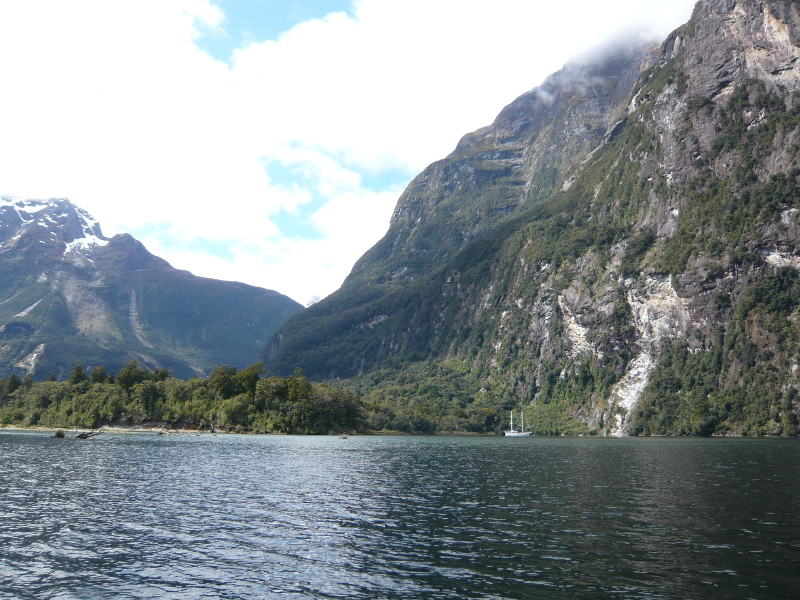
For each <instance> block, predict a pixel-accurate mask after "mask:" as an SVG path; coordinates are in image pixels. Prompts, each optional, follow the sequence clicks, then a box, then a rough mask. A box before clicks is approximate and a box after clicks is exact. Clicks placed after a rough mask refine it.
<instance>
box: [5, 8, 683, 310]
mask: <svg viewBox="0 0 800 600" xmlns="http://www.w3.org/2000/svg"><path fill="white" fill-rule="evenodd" d="M692 4H693V0H680V1H677V2H674V1H669V2H668V1H667V0H639V1H633V0H616V1H609V2H604V3H598V2H595V1H589V0H575V1H574V2H573V3H572V4H571V5H570V6H569V11H568V12H565V8H564V6H563V5H560V4H557V3H551V2H541V1H531V2H519V0H495V1H493V2H491V3H489V2H485V1H480V2H478V1H469V0H434V1H430V0H426V1H424V2H423V1H420V0H361V1H360V2H358V3H356V4H355V5H354V7H353V9H352V11H351V13H350V14H346V13H334V14H330V15H328V16H327V17H325V18H324V19H318V20H313V21H307V22H305V23H301V24H300V25H298V26H296V27H294V28H293V29H291V30H290V31H288V32H285V33H284V34H282V35H281V36H280V37H279V38H278V39H277V40H271V41H265V42H262V43H254V44H250V45H248V46H246V47H243V48H241V49H240V50H238V51H237V52H236V53H235V55H234V56H233V58H232V60H231V62H230V64H226V63H223V62H220V61H217V60H214V59H212V58H211V57H210V56H208V55H207V54H205V53H204V52H202V51H201V50H199V49H198V48H197V46H196V45H195V43H194V42H195V41H196V40H197V39H198V37H199V36H201V35H203V34H204V33H207V32H212V33H214V34H215V35H220V34H221V32H222V28H223V27H224V15H223V12H222V11H224V8H225V4H224V3H222V4H219V5H217V4H214V3H213V2H211V1H210V0H166V1H165V0H158V1H156V0H137V1H136V2H107V1H106V0H100V1H96V2H89V1H82V0H74V1H70V2H62V1H59V0H51V1H41V0H26V2H4V3H2V4H0V81H3V83H4V86H3V87H4V91H3V94H2V96H0V164H1V165H3V168H2V173H1V174H0V193H6V194H16V195H20V196H28V197H33V196H39V197H42V196H68V197H69V198H70V199H72V200H73V201H74V202H76V203H77V204H79V205H81V206H83V207H85V208H86V209H87V210H89V211H90V212H91V213H92V214H93V215H94V216H95V217H96V218H97V219H99V220H100V221H101V223H102V225H103V227H104V230H105V231H106V232H107V233H116V232H119V231H125V230H129V229H130V230H134V231H135V232H136V231H138V232H144V233H141V235H142V236H143V237H144V239H143V241H144V242H145V244H146V245H148V247H149V248H150V249H151V250H152V251H153V252H155V253H158V254H161V255H163V256H164V257H165V258H166V259H167V260H169V261H170V262H172V263H173V264H174V265H175V266H178V267H181V268H188V269H190V270H192V271H193V272H195V273H197V274H199V275H205V276H212V277H219V278H230V279H239V280H242V281H246V282H248V283H252V284H255V285H261V286H264V287H269V288H272V289H277V290H278V291H281V292H283V293H286V294H289V295H290V296H292V297H294V298H295V299H297V300H298V301H301V302H306V301H307V300H308V299H309V298H310V297H311V296H312V295H314V294H318V295H321V296H324V295H326V294H328V293H330V292H331V291H333V289H335V288H336V287H337V286H338V285H339V283H341V281H342V279H343V278H344V276H345V275H346V274H347V273H348V272H349V269H350V267H351V266H352V263H353V262H354V261H355V259H356V258H358V256H360V255H361V254H362V253H363V252H364V251H366V250H367V248H368V247H369V246H370V245H371V244H372V243H374V242H375V241H377V240H378V239H379V238H380V237H381V236H382V234H383V233H384V231H385V229H386V226H387V225H388V218H389V215H390V214H391V210H392V208H393V205H394V202H395V201H396V198H397V196H398V195H399V192H400V190H399V189H396V188H388V189H381V190H377V191H375V190H373V189H369V188H368V187H366V186H365V184H364V177H367V176H380V175H381V173H384V172H385V171H386V170H387V169H392V170H393V172H394V173H396V172H398V171H399V172H401V173H404V174H405V176H406V178H407V180H410V178H411V177H412V176H413V175H414V174H416V172H418V171H419V170H421V169H422V168H424V167H425V166H426V165H427V164H428V163H430V162H432V161H433V160H436V159H438V158H441V157H443V156H445V155H446V154H447V153H449V152H450V151H451V150H452V149H453V148H454V147H455V145H456V143H457V141H458V139H459V138H460V137H461V136H462V135H463V134H465V133H467V132H469V131H471V130H474V129H477V128H478V127H481V126H483V125H486V124H488V123H490V122H491V121H492V120H493V119H494V117H495V115H496V114H497V113H498V112H499V111H500V109H501V108H502V107H503V106H504V105H506V104H508V103H509V102H511V101H512V100H513V99H514V98H515V97H516V96H518V95H519V94H521V93H523V92H524V91H526V90H527V89H529V88H531V87H533V86H535V85H536V84H538V83H539V82H540V81H541V80H542V79H543V77H544V76H546V75H547V74H549V73H550V72H552V71H554V70H556V69H558V68H559V67H560V66H561V65H562V64H563V63H564V62H565V61H566V60H567V59H568V58H569V57H570V56H573V55H575V54H578V53H580V52H583V51H585V50H586V49H587V48H589V47H591V46H593V45H595V44H596V43H598V42H599V41H601V40H602V39H604V38H606V37H608V36H610V35H612V34H614V33H615V32H619V31H622V30H628V29H635V30H637V31H643V30H648V29H656V30H658V31H657V34H658V35H659V36H663V35H665V34H666V33H667V32H668V31H669V30H670V29H672V28H673V27H675V26H677V25H679V24H680V23H681V22H682V21H684V20H685V19H686V18H688V15H689V13H690V12H691V6H692ZM270 164H276V165H283V166H285V167H291V169H292V172H293V173H296V174H297V177H298V178H297V180H296V181H295V182H292V183H287V182H286V181H282V180H276V179H274V177H273V179H271V177H270V173H269V172H268V166H269V165H270ZM265 166H266V167H267V168H265ZM273 175H274V174H273ZM312 206H313V207H314V208H313V211H314V212H313V214H310V215H309V214H308V212H309V208H308V207H312ZM281 211H283V212H284V213H287V214H295V215H298V218H302V217H303V216H304V217H305V218H306V219H309V220H310V222H311V223H312V224H315V225H316V228H317V230H318V231H320V232H321V233H322V237H321V238H320V239H311V240H304V239H298V238H292V237H284V236H282V235H281V234H280V232H279V230H278V229H277V227H276V225H275V223H274V220H275V218H276V215H278V214H280V213H281ZM148 231H150V232H151V233H150V235H149V236H148V235H147V233H146V232H148ZM196 239H207V240H216V241H218V242H220V243H224V244H229V245H230V254H231V256H232V257H233V259H232V260H228V259H222V258H218V257H216V256H214V255H212V254H211V253H210V252H207V253H202V252H201V253H197V252H194V251H191V252H190V251H188V250H187V248H190V247H193V246H192V244H191V241H192V240H196ZM180 244H185V245H184V250H176V248H179V247H180ZM195 245H196V244H195ZM215 247H216V244H215ZM298 273H301V274H302V275H298Z"/></svg>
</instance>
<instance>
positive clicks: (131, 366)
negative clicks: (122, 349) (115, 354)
mask: <svg viewBox="0 0 800 600" xmlns="http://www.w3.org/2000/svg"><path fill="white" fill-rule="evenodd" d="M146 379H150V372H149V371H148V370H147V369H143V368H141V367H139V363H138V362H137V361H135V360H132V361H130V362H127V363H125V364H124V365H123V366H122V369H120V371H119V375H117V380H116V381H117V385H119V386H120V387H121V388H122V389H123V390H125V391H126V392H130V390H131V388H132V387H133V386H134V385H136V384H137V383H142V382H143V381H145V380H146Z"/></svg>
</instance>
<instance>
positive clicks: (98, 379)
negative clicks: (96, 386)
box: [91, 365, 108, 383]
mask: <svg viewBox="0 0 800 600" xmlns="http://www.w3.org/2000/svg"><path fill="white" fill-rule="evenodd" d="M106 377H108V374H107V373H106V368H105V367H104V366H103V365H98V366H96V367H95V368H94V369H92V376H91V381H92V383H105V381H106Z"/></svg>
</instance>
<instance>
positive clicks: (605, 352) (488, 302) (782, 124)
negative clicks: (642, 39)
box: [265, 0, 800, 435]
mask: <svg viewBox="0 0 800 600" xmlns="http://www.w3.org/2000/svg"><path fill="white" fill-rule="evenodd" d="M799 42H800V13H799V9H798V4H797V3H796V2H790V1H785V0H702V1H701V2H699V3H698V4H697V6H696V8H695V12H694V14H693V16H692V18H691V20H690V21H689V23H687V24H686V25H684V26H683V27H681V28H680V29H678V30H677V31H675V32H673V34H671V35H670V36H669V37H668V38H667V40H666V41H665V42H664V43H663V44H662V45H661V47H660V48H654V49H652V50H651V51H650V52H646V51H642V50H638V51H630V50H629V51H618V52H616V53H611V54H608V53H604V55H603V56H598V57H597V59H596V60H594V61H584V62H583V63H579V64H574V65H570V66H568V67H566V68H565V69H564V70H562V71H561V72H559V73H558V74H556V75H554V76H553V77H551V78H550V79H549V80H548V81H547V82H546V83H545V84H544V85H543V86H542V87H540V88H538V89H536V90H533V91H532V92H530V93H528V94H526V95H524V96H522V97H521V98H519V99H518V100H517V101H515V102H514V103H512V104H511V105H509V107H507V108H506V109H505V110H504V111H503V112H502V113H501V114H500V116H499V117H498V118H497V120H496V121H495V123H494V124H492V125H491V126H490V127H488V128H485V129H482V130H480V131H478V132H475V133H474V134H471V135H468V136H466V137H465V138H464V139H463V140H462V142H461V143H460V144H459V146H458V148H457V149H456V151H455V152H454V153H453V154H452V155H451V156H449V157H448V158H447V159H445V160H443V161H441V162H439V163H435V164H434V165H431V166H430V167H429V168H428V169H426V170H425V171H424V172H423V173H422V174H421V175H420V176H419V177H417V178H416V179H415V180H414V181H413V182H412V183H411V184H410V185H409V187H408V189H407V190H406V191H405V192H404V194H403V195H402V196H401V198H400V200H399V202H398V206H397V209H396V211H395V213H394V216H393V219H392V222H391V225H390V229H389V232H388V233H387V235H386V236H385V237H384V239H383V240H382V241H381V242H379V243H378V244H377V245H376V246H375V247H374V248H373V249H371V250H370V251H369V252H367V254H365V256H364V257H363V258H362V259H361V260H360V261H358V263H357V264H356V265H355V267H354V269H353V272H352V274H351V275H350V277H349V278H348V280H347V281H346V282H345V284H344V285H343V286H342V288H341V289H340V290H339V291H338V292H337V293H335V294H333V295H332V296H330V297H329V298H326V299H325V300H324V301H322V302H320V303H319V304H317V305H315V306H313V307H312V308H311V309H309V310H307V311H304V312H303V313H300V314H298V315H296V316H295V317H294V318H292V319H290V320H289V321H288V322H287V323H286V324H285V325H284V326H283V327H282V328H281V329H280V331H279V332H278V333H277V334H276V335H275V336H274V337H273V339H272V340H271V342H270V344H269V345H268V347H267V350H266V352H265V355H266V356H267V358H268V359H269V360H270V365H271V367H272V368H273V369H274V370H275V371H276V372H279V373H287V372H288V371H289V369H291V368H293V367H294V366H295V365H302V366H303V367H304V368H305V369H306V372H307V373H308V374H311V375H312V376H315V377H330V378H352V379H351V380H350V382H349V385H352V386H354V387H356V388H357V389H359V390H360V391H361V392H363V393H364V394H366V396H367V401H368V405H370V406H371V407H372V410H373V416H372V417H371V418H372V425H373V426H376V427H380V426H387V427H395V428H404V429H409V430H418V431H419V430H435V429H448V428H450V429H453V428H455V429H472V430H492V429H499V428H501V427H502V425H503V421H502V415H503V413H502V412H500V411H503V410H507V409H509V408H511V407H512V406H514V405H519V404H522V405H523V406H526V407H528V408H527V411H528V412H527V414H528V417H527V418H526V421H527V422H530V423H532V424H533V427H534V428H535V429H536V430H537V431H540V432H543V433H565V432H569V433H592V432H593V433H601V434H613V435H623V434H626V433H636V434H702V435H710V434H765V433H766V434H773V433H783V434H792V433H796V432H797V415H798V411H799V409H800V406H798V389H800V379H798V376H800V373H798V368H799V367H798V364H799V363H800V310H798V308H799V307H800V278H798V274H797V269H798V268H800V221H798V219H799V218H800V182H799V181H798V175H800V164H798V162H799V161H800V158H798V152H799V151H800V65H799V64H798V57H800V47H798V43H799Z"/></svg>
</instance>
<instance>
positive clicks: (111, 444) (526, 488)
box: [0, 432, 800, 600]
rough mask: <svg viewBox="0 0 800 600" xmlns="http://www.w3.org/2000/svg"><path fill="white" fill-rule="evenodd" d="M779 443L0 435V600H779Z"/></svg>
mask: <svg viewBox="0 0 800 600" xmlns="http://www.w3.org/2000/svg"><path fill="white" fill-rule="evenodd" d="M799 586H800V440H778V439H773V440H717V439H715V440H708V439H697V440H694V439H689V440H683V439H681V440H674V439H596V438H576V439H548V438H517V439H506V438H500V437H480V438H478V437H350V438H349V439H339V438H335V437H291V436H236V435H218V436H210V435H204V436H156V435H152V434H108V433H106V434H103V435H102V436H99V437H97V438H94V439H90V440H87V441H84V442H82V441H78V440H74V439H66V440H56V439H52V438H49V437H47V434H44V433H19V432H0V597H2V598H675V599H686V598H698V599H699V598H703V599H705V598H714V599H716V598H719V599H723V598H724V599H726V600H727V599H731V598H759V599H765V598H798V597H800V587H799Z"/></svg>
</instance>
